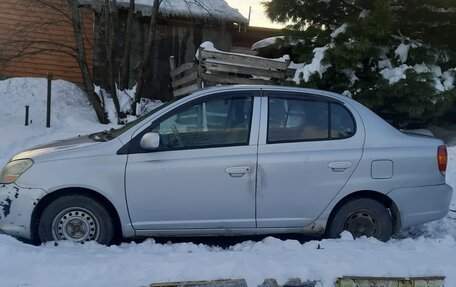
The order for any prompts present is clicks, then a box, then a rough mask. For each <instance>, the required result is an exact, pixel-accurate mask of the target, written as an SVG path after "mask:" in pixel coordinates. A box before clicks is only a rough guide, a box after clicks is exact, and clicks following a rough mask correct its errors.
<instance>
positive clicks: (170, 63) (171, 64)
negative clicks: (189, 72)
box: [169, 56, 176, 72]
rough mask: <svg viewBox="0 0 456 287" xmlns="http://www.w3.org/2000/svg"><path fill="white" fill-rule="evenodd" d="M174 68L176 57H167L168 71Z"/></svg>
mask: <svg viewBox="0 0 456 287" xmlns="http://www.w3.org/2000/svg"><path fill="white" fill-rule="evenodd" d="M175 69H176V59H175V58H174V56H171V57H169V70H170V72H172V71H174V70H175Z"/></svg>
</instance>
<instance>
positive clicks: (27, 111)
mask: <svg viewBox="0 0 456 287" xmlns="http://www.w3.org/2000/svg"><path fill="white" fill-rule="evenodd" d="M29 108H30V107H29V105H26V106H25V126H28V125H29Z"/></svg>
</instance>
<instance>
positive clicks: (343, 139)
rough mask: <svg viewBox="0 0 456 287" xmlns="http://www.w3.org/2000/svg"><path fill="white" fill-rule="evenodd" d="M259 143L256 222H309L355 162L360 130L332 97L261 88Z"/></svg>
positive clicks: (285, 224)
mask: <svg viewBox="0 0 456 287" xmlns="http://www.w3.org/2000/svg"><path fill="white" fill-rule="evenodd" d="M263 96H264V98H263V99H262V110H264V111H267V112H264V113H263V114H262V119H261V123H262V126H261V132H260V139H259V147H258V179H257V224H258V227H260V228H273V227H288V228H295V227H305V226H308V225H309V224H311V223H312V222H313V221H314V220H315V219H316V218H317V217H318V216H319V215H320V214H321V212H322V211H323V210H324V209H325V207H326V206H327V205H328V204H329V203H330V202H331V200H332V199H333V198H334V197H335V196H336V194H337V193H338V192H339V191H340V190H341V189H342V187H343V186H344V184H345V183H346V182H347V181H348V179H349V178H350V176H351V175H352V173H353V171H354V170H355V168H356V166H357V165H358V163H359V161H360V159H361V155H362V147H363V142H364V130H363V129H362V127H361V128H358V129H357V126H356V121H355V117H354V115H353V114H352V113H351V112H350V110H349V109H348V108H347V107H346V106H345V104H344V103H343V102H341V101H339V100H337V99H333V98H329V97H320V96H315V95H306V94H304V93H298V92H281V91H273V90H271V91H264V92H263Z"/></svg>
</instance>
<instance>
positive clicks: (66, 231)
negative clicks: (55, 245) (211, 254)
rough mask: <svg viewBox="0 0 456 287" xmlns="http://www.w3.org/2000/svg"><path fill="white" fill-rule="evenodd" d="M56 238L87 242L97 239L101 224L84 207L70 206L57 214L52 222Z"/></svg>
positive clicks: (53, 233)
mask: <svg viewBox="0 0 456 287" xmlns="http://www.w3.org/2000/svg"><path fill="white" fill-rule="evenodd" d="M52 235H53V237H54V240H57V241H58V240H68V241H73V242H81V243H83V242H86V241H91V240H97V239H98V238H99V236H100V224H99V222H98V219H97V218H96V216H94V214H93V213H92V212H90V211H89V210H87V209H85V208H82V207H69V208H67V209H64V210H62V211H61V212H59V214H57V216H56V217H55V218H54V221H53V222H52Z"/></svg>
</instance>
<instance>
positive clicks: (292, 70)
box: [285, 68, 296, 77]
mask: <svg viewBox="0 0 456 287" xmlns="http://www.w3.org/2000/svg"><path fill="white" fill-rule="evenodd" d="M295 74H296V68H287V71H286V72H285V75H287V77H294V76H295Z"/></svg>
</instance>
